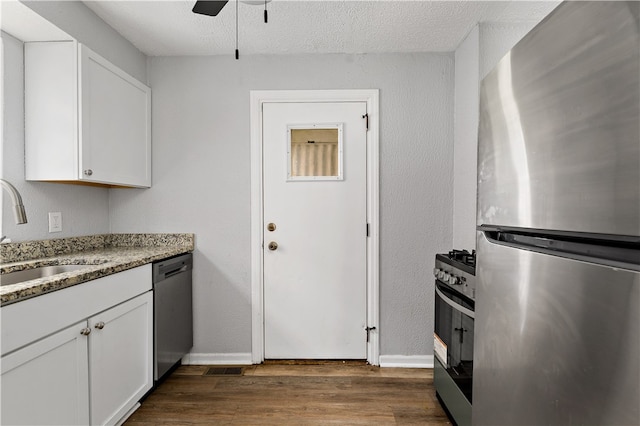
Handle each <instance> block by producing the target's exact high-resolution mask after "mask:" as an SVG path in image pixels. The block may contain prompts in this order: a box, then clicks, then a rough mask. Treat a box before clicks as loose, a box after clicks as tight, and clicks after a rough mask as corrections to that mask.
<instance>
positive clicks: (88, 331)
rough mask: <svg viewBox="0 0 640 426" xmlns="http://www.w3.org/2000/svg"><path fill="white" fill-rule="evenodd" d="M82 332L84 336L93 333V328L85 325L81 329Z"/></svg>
mask: <svg viewBox="0 0 640 426" xmlns="http://www.w3.org/2000/svg"><path fill="white" fill-rule="evenodd" d="M80 334H82V335H83V336H88V335H90V334H91V329H90V328H89V327H85V328H83V329H82V330H80Z"/></svg>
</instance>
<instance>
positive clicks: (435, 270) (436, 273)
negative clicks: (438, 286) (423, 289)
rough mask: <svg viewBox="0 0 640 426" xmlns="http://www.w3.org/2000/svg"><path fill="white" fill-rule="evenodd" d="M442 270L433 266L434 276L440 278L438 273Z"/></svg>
mask: <svg viewBox="0 0 640 426" xmlns="http://www.w3.org/2000/svg"><path fill="white" fill-rule="evenodd" d="M439 272H440V269H438V268H433V276H434V277H436V278H438V273H439Z"/></svg>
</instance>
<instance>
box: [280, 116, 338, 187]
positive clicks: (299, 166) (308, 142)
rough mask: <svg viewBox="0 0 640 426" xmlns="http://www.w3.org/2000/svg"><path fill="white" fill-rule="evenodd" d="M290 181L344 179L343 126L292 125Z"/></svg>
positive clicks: (288, 152)
mask: <svg viewBox="0 0 640 426" xmlns="http://www.w3.org/2000/svg"><path fill="white" fill-rule="evenodd" d="M287 154H288V157H289V158H288V174H287V179H288V180H341V179H342V124H335V125H327V124H323V125H319V124H314V125H309V126H289V146H288V150H287Z"/></svg>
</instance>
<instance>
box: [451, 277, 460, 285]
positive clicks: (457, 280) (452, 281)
mask: <svg viewBox="0 0 640 426" xmlns="http://www.w3.org/2000/svg"><path fill="white" fill-rule="evenodd" d="M449 284H450V285H457V284H460V279H459V278H458V277H456V276H455V275H450V276H449Z"/></svg>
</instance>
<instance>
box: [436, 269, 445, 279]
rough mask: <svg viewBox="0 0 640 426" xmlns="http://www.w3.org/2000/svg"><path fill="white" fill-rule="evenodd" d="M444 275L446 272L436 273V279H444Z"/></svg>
mask: <svg viewBox="0 0 640 426" xmlns="http://www.w3.org/2000/svg"><path fill="white" fill-rule="evenodd" d="M444 274H446V272H444V271H443V270H442V269H441V270H440V271H438V279H440V280H442V279H444Z"/></svg>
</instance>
